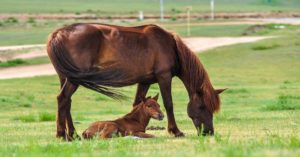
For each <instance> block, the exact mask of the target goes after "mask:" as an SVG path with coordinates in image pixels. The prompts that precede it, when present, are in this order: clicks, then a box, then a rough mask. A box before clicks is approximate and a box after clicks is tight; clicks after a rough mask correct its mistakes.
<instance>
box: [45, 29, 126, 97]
mask: <svg viewBox="0 0 300 157" xmlns="http://www.w3.org/2000/svg"><path fill="white" fill-rule="evenodd" d="M47 52H48V56H49V58H50V60H51V62H52V64H53V66H54V68H55V70H56V71H57V73H58V74H59V75H63V76H65V77H66V78H68V80H69V81H70V82H72V83H74V84H78V85H82V86H84V87H86V88H89V89H92V90H94V91H96V92H99V93H102V94H104V95H107V96H109V97H111V98H115V99H122V98H125V96H124V95H123V94H121V93H119V92H118V91H116V90H115V89H114V88H112V87H122V86H125V85H128V84H130V83H131V82H129V81H126V80H128V77H127V76H126V75H125V74H124V73H123V72H121V71H120V70H118V69H113V68H105V69H104V68H91V69H89V70H87V71H82V70H81V69H79V68H78V67H77V66H76V65H75V64H74V62H73V61H72V60H71V57H70V55H69V53H68V50H67V49H66V48H65V46H64V42H63V37H62V35H60V34H59V33H58V32H57V31H56V32H54V33H53V34H51V35H50V36H49V40H48V43H47Z"/></svg>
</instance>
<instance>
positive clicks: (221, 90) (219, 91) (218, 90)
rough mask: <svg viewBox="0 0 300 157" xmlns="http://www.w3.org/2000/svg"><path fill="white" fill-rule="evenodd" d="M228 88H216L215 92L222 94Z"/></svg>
mask: <svg viewBox="0 0 300 157" xmlns="http://www.w3.org/2000/svg"><path fill="white" fill-rule="evenodd" d="M226 89H227V88H224V89H216V90H215V93H216V94H220V93H222V92H224V91H225V90H226Z"/></svg>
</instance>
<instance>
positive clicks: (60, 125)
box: [56, 79, 78, 141]
mask: <svg viewBox="0 0 300 157" xmlns="http://www.w3.org/2000/svg"><path fill="white" fill-rule="evenodd" d="M60 81H61V92H60V94H59V95H58V96H57V102H58V110H57V118H56V126H57V133H56V137H58V138H64V139H65V140H68V141H69V140H73V134H74V132H75V128H74V126H73V121H72V117H71V111H70V110H71V96H72V95H73V93H74V92H75V91H76V89H77V88H78V85H74V84H72V83H71V82H69V81H68V80H67V79H61V80H60ZM66 130H67V131H68V133H67V132H66ZM77 136H78V135H77Z"/></svg>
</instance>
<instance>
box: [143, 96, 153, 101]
mask: <svg viewBox="0 0 300 157" xmlns="http://www.w3.org/2000/svg"><path fill="white" fill-rule="evenodd" d="M150 98H151V97H150V96H148V97H147V98H146V97H143V99H142V101H143V102H146V101H147V100H148V99H150Z"/></svg>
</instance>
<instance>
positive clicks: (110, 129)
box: [100, 124, 118, 139]
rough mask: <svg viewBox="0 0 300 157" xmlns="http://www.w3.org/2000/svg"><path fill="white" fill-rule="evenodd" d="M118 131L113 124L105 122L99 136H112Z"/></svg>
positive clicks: (103, 137)
mask: <svg viewBox="0 0 300 157" xmlns="http://www.w3.org/2000/svg"><path fill="white" fill-rule="evenodd" d="M117 133H118V127H117V126H116V125H113V124H106V125H105V127H104V128H103V130H102V131H101V133H100V134H101V135H100V137H101V138H102V139H105V138H112V137H113V135H114V134H117Z"/></svg>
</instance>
